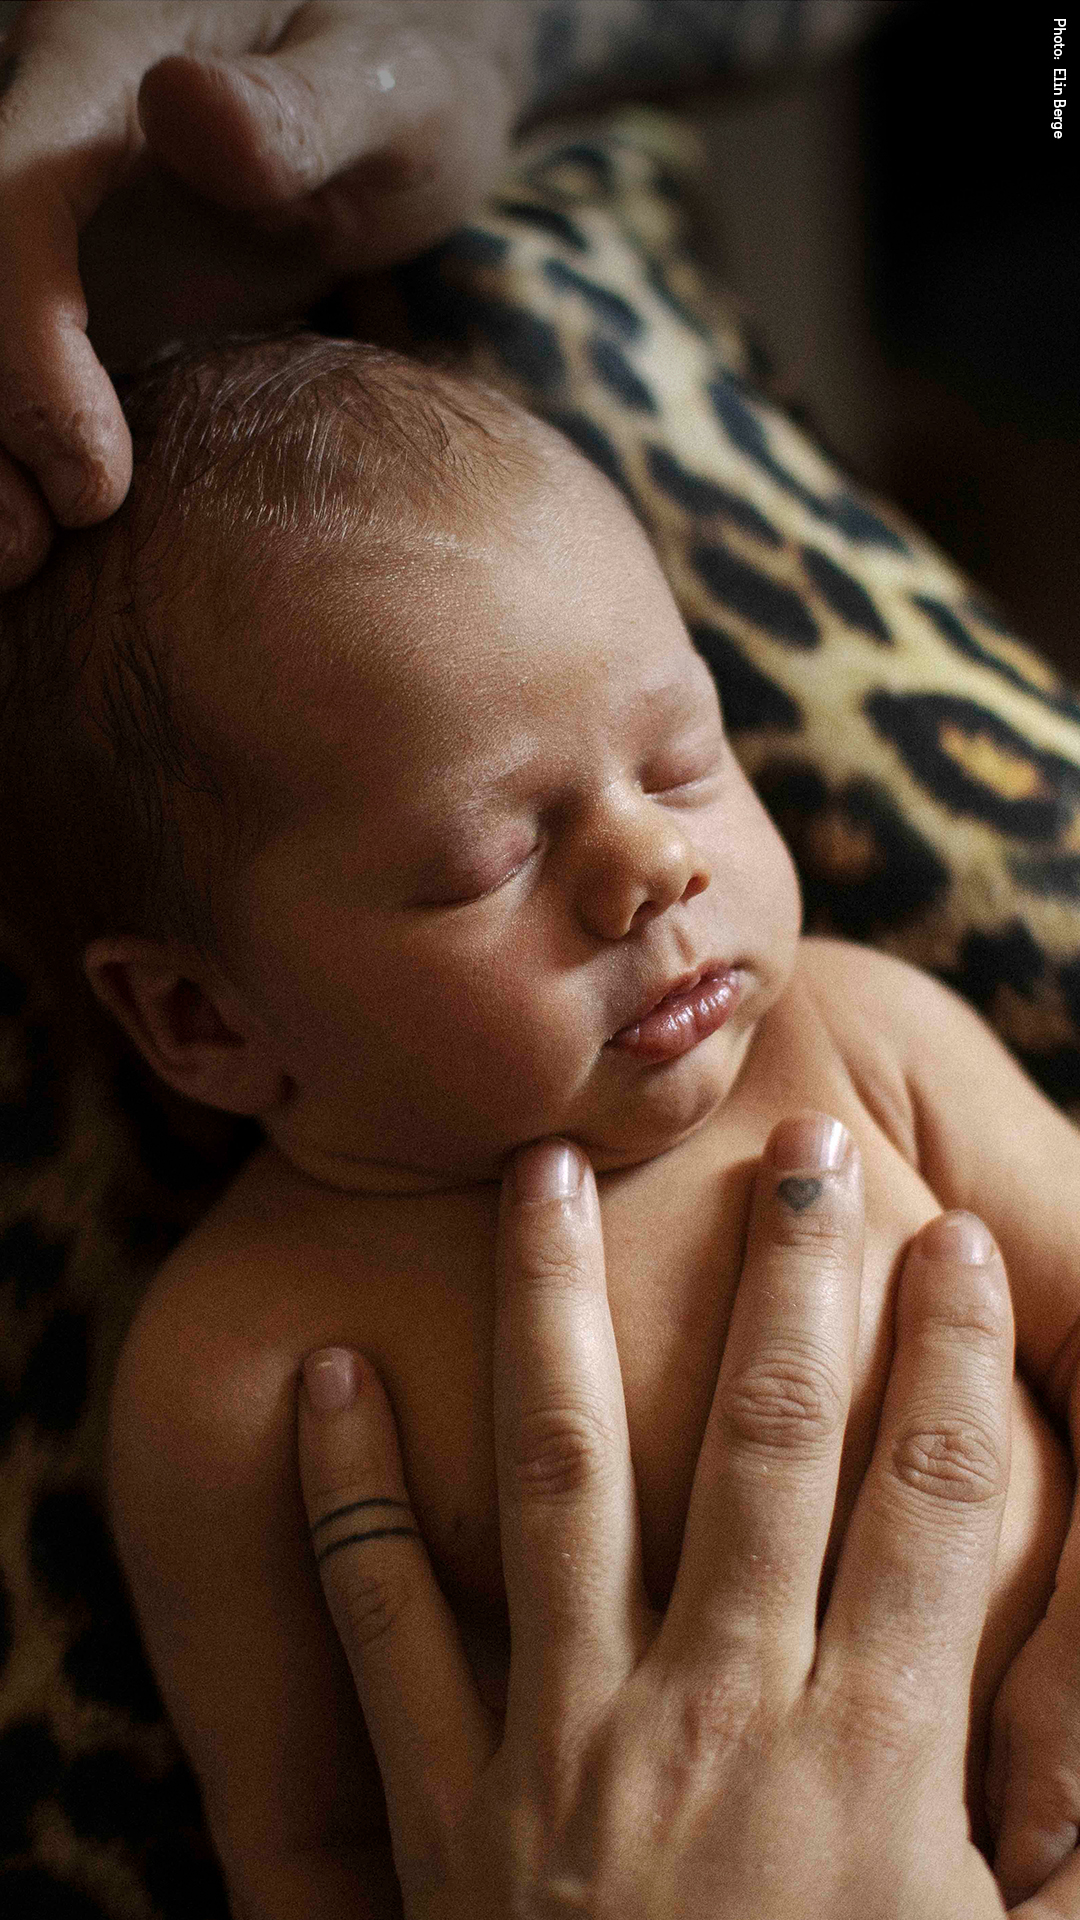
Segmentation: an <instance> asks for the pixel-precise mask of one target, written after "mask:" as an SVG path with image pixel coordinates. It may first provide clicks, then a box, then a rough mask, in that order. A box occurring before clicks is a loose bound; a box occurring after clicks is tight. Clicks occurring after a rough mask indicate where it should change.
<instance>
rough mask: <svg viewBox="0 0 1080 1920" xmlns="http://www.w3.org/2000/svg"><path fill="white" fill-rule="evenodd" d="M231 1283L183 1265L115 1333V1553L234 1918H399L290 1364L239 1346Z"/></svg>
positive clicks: (271, 1331) (259, 1328) (174, 1265)
mask: <svg viewBox="0 0 1080 1920" xmlns="http://www.w3.org/2000/svg"><path fill="white" fill-rule="evenodd" d="M264 1277H265V1278H267V1280H268V1284H267V1288H266V1294H265V1295H264V1297H273V1296H274V1294H275V1293H276V1294H277V1297H278V1298H279V1299H280V1298H281V1291H280V1289H276V1288H275V1287H274V1286H273V1284H272V1283H269V1277H267V1276H264ZM234 1282H235V1283H236V1285H237V1286H242V1287H244V1288H245V1290H246V1293H247V1296H248V1297H249V1298H250V1297H251V1296H252V1291H253V1289H252V1286H251V1280H250V1276H246V1275H244V1274H242V1273H238V1274H236V1275H234V1274H232V1273H231V1272H228V1271H221V1270H218V1271H215V1272H214V1273H212V1274H208V1273H206V1272H205V1271H200V1270H199V1267H198V1264H197V1263H193V1262H192V1261H191V1260H189V1259H187V1258H186V1256H185V1254H184V1251H183V1250H181V1253H180V1255H179V1257H177V1256H174V1259H173V1262H171V1263H170V1268H168V1269H167V1270H166V1274H165V1276H163V1280H162V1282H160V1283H158V1285H157V1286H155V1288H154V1289H153V1291H152V1294H151V1298H150V1301H149V1303H148V1305H147V1306H146V1307H145V1308H144V1309H143V1311H142V1313H141V1314H140V1316H139V1319H138V1321H137V1323H136V1326H135V1328H134V1329H133V1332H132V1334H131V1336H130V1337H129V1340H128V1343H127V1346H126V1348H125V1350H124V1354H123V1356H122V1359H121V1363H120V1370H119V1376H118V1380H117V1386H116V1391H115V1396H114V1404H113V1426H112V1446H111V1475H110V1478H111V1492H112V1504H113V1515H114V1521H115V1526H116V1531H117V1535H118V1539H119V1544H120V1548H121V1553H122V1557H123V1560H124V1565H125V1568H126V1570H127V1573H128V1577H129V1579H130V1581H131V1585H132V1589H133V1592H134V1597H135V1601H136V1605H137V1607H138V1610H139V1615H140V1619H141V1623H142V1627H143V1632H144V1636H145V1639H146V1643H147V1647H148V1650H149V1652H150V1656H151V1658H152V1660H153V1663H154V1666H155V1669H156V1672H157V1675H158V1678H159V1680H160V1682H161V1685H162V1691H163V1693H164V1696H165V1701H166V1705H167V1706H168V1708H169V1711H170V1713H171V1714H172V1717H173V1720H174V1722H175V1724H176V1727H177V1730H178V1732H179V1734H180V1737H181V1739H182V1741H183V1743H184V1746H185V1748H186V1749H187V1752H188V1755H189V1757H190V1759H191V1761H192V1764H193V1766H194V1768H195V1771H196V1773H197V1775H198V1777H199V1781H200V1784H201V1787H202V1791H203V1799H204V1806H205V1811H206V1815H207V1819H208V1822H209V1825H210V1829H211V1832H212V1834H213V1838H214V1842H215V1844H216V1846H217V1848H218V1851H219V1854H220V1856H221V1859H222V1862H223V1864H224V1867H225V1872H226V1878H227V1881H228V1885H229V1892H230V1897H231V1901H232V1911H233V1913H234V1914H235V1916H236V1920H277V1917H278V1916H280V1917H281V1920H286V1917H287V1920H296V1916H298V1915H302V1914H303V1915H306V1914H317V1915H318V1916H319V1920H338V1917H339V1916H340V1920H383V1916H386V1915H389V1914H391V1913H394V1914H396V1913H397V1912H399V1906H398V1900H397V1894H396V1881H395V1879H394V1876H393V1871H392V1867H391V1862H390V1854H389V1843H388V1840H387V1837H386V1829H385V1823H384V1815H383V1803H382V1792H381V1786H380V1784H379V1779H378V1773H377V1770H376V1768H375V1764H374V1759H373V1757H372V1755H371V1750H370V1747H369V1745H368V1742H367V1736H366V1734H365V1732H364V1729H363V1725H362V1722H361V1719H360V1714H359V1710H358V1708H357V1705H356V1694H355V1688H353V1687H352V1685H351V1682H350V1678H349V1673H348V1669H347V1667H346V1666H345V1663H344V1658H343V1655H342V1653H341V1649H340V1646H339V1644H338V1642H337V1638H336V1636H335V1634H334V1631H333V1628H332V1626H331V1624H330V1621H329V1618H328V1615H327V1613H326V1608H325V1603H324V1602H323V1598H322V1594H321V1591H320V1588H319V1583H318V1578H317V1575H316V1574H315V1570H314V1563H313V1560H312V1555H311V1552H310V1549H309V1546H308V1541H307V1530H306V1520H305V1516H304V1509H303V1505H302V1501H301V1495H300V1488H299V1481H298V1473H297V1466H296V1365H297V1359H298V1356H297V1354H296V1353H295V1351H294V1349H293V1347H292V1346H291V1345H290V1343H289V1340H288V1337H287V1335H284V1336H283V1334H282V1330H281V1328H280V1327H274V1326H269V1325H259V1324H257V1323H256V1324H249V1326H248V1328H247V1330H246V1334H245V1335H241V1334H240V1333H239V1332H238V1330H237V1327H236V1324H235V1314H234V1313H231V1312H226V1311H225V1305H226V1303H227V1302H229V1301H230V1300H234V1299H235V1287H234ZM242 1317H243V1316H241V1318H242ZM275 1336H276V1338H275Z"/></svg>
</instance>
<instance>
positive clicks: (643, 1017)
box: [608, 960, 742, 1060]
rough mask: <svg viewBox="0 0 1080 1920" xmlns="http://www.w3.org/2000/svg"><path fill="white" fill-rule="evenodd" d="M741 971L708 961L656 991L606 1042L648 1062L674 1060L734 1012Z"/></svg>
mask: <svg viewBox="0 0 1080 1920" xmlns="http://www.w3.org/2000/svg"><path fill="white" fill-rule="evenodd" d="M741 975H742V969H741V968H740V967H737V966H731V965H729V964H728V963H727V962H725V961H722V960H708V961H706V962H705V964H704V965H703V966H700V967H695V968H694V969H693V971H692V972H690V973H684V974H681V975H680V976H679V978H678V979H676V980H674V981H669V982H668V984H667V985H666V986H664V987H663V988H661V990H660V991H659V992H658V993H657V992H655V991H654V992H653V993H652V994H651V995H650V997H649V999H648V1000H647V1001H646V1002H645V1004H644V1005H643V1006H642V1008H641V1009H640V1011H639V1012H638V1013H637V1014H635V1015H634V1018H633V1019H632V1020H628V1021H627V1023H626V1025H625V1026H623V1027H620V1028H619V1029H618V1032H617V1033H613V1034H612V1036H611V1039H610V1040H609V1041H608V1045H609V1046H611V1047H619V1048H622V1049H623V1050H625V1051H626V1052H629V1053H637V1054H640V1055H643V1056H644V1057H645V1058H647V1059H650V1060H673V1059H676V1058H677V1057H678V1055H679V1054H682V1053H686V1052H687V1051H688V1050H689V1049H690V1048H691V1047H694V1046H696V1045H697V1043H698V1041H699V1040H705V1039H707V1038H708V1036H709V1034H711V1033H715V1032H716V1030H717V1028H718V1027H721V1026H723V1024H724V1022H725V1021H726V1020H727V1018H728V1015H729V1014H730V1013H732V1012H733V1010H734V1007H735V1003H736V1000H737V999H738V995H739V987H740V984H741Z"/></svg>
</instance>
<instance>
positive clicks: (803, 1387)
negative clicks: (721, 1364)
mask: <svg viewBox="0 0 1080 1920" xmlns="http://www.w3.org/2000/svg"><path fill="white" fill-rule="evenodd" d="M725 1410H726V1416H727V1423H728V1427H729V1430H730V1432H731V1434H732V1436H733V1438H734V1439H735V1440H736V1441H738V1442H740V1443H741V1444H742V1445H743V1446H750V1447H754V1448H756V1449H759V1450H767V1451H769V1452H781V1453H793V1452H794V1453H808V1454H809V1453H816V1452H819V1451H821V1450H822V1449H824V1448H826V1447H828V1446H830V1445H831V1444H832V1443H833V1442H834V1441H835V1440H836V1438H837V1436H838V1435H839V1434H840V1433H841V1432H842V1430H843V1427H844V1424H845V1421H846V1417H847V1393H846V1391H845V1389H844V1386H843V1383H842V1382H841V1380H840V1379H839V1377H838V1375H837V1373H836V1371H835V1369H834V1367H833V1366H832V1365H831V1364H830V1362H829V1360H828V1359H827V1358H826V1357H825V1356H824V1355H823V1354H822V1353H820V1352H819V1351H818V1350H816V1349H815V1348H812V1347H809V1346H798V1345H793V1344H789V1345H787V1346H785V1347H773V1348H771V1349H768V1350H765V1351H762V1352H760V1353H758V1354H755V1356H754V1358H753V1359H752V1360H751V1362H750V1363H749V1365H748V1366H746V1367H744V1368H743V1369H742V1370H741V1372H740V1373H739V1374H738V1375H737V1376H736V1377H735V1379H734V1380H733V1381H732V1383H731V1386H730V1388H729V1391H728V1394H727V1396H726V1407H725Z"/></svg>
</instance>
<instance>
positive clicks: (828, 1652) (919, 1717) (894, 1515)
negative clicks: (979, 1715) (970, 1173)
mask: <svg viewBox="0 0 1080 1920" xmlns="http://www.w3.org/2000/svg"><path fill="white" fill-rule="evenodd" d="M1012 1356H1013V1326H1012V1307H1011V1303H1010V1299H1009V1289H1008V1284H1007V1282H1006V1278H1005V1271H1004V1268H1003V1266H1002V1262H1001V1256H1000V1254H999V1253H998V1251H997V1248H996V1246H995V1245H994V1241H993V1239H992V1238H991V1235H990V1234H989V1232H988V1231H987V1229H986V1228H985V1227H984V1225H983V1224H982V1222H981V1221H980V1220H977V1219H976V1218H975V1216H974V1215H973V1214H968V1213H952V1214H942V1215H940V1216H939V1217H938V1218H937V1219H935V1220H932V1221H931V1222H930V1223H929V1225H928V1226H926V1227H924V1228H923V1230H922V1232H921V1233H920V1234H918V1235H917V1236H916V1238H915V1240H914V1241H913V1243H912V1245H911V1248H910V1249H909V1252H908V1255H907V1258H906V1260H905V1262H904V1267H903V1271H902V1274H901V1278H900V1284H899V1289H898V1295H897V1307H896V1351H895V1355H894V1359H893V1364H892V1371H891V1374H890V1376H889V1384H888V1387H887V1390H886V1395H885V1402H884V1406H883V1408H882V1413H881V1420H880V1423H879V1427H878V1437H877V1442H876V1445H875V1449H874V1454H873V1457H872V1459H871V1462H870V1466H869V1468H868V1470H867V1474H866V1478H865V1480H864V1481H863V1485H862V1487H861V1489H860V1491H859V1496H858V1499H857V1501H856V1504H855V1510H854V1513H853V1515H852V1518H851V1521H850V1523H849V1526H848V1530H847V1534H846V1536H845V1539H844V1544H843V1548H842V1551H841V1555H840V1562H839V1566H838V1568H837V1573H836V1579H835V1582H834V1586H833V1592H832V1597H831V1599H830V1602H829V1607H828V1612H827V1614H826V1618H825V1622H824V1626H823V1628H822V1634H821V1640H820V1644H819V1650H818V1666H817V1674H816V1682H817V1683H818V1684H819V1685H820V1687H821V1689H822V1690H823V1692H824V1693H825V1694H826V1695H828V1694H830V1693H833V1692H836V1691H837V1690H839V1691H840V1692H842V1693H846V1695H847V1696H848V1698H849V1700H850V1702H851V1705H852V1709H853V1711H852V1724H853V1725H855V1726H858V1725H862V1726H863V1727H864V1728H866V1729H868V1730H873V1729H874V1728H875V1727H876V1728H878V1729H879V1730H880V1727H881V1721H882V1714H884V1715H885V1717H886V1720H887V1722H888V1723H889V1724H890V1725H891V1723H892V1721H893V1720H895V1722H896V1725H895V1727H894V1729H893V1731H894V1733H895V1734H896V1735H899V1734H900V1732H901V1731H902V1730H903V1729H904V1728H906V1729H907V1731H908V1735H909V1736H914V1737H916V1738H919V1739H921V1738H923V1737H924V1734H925V1729H926V1727H927V1726H933V1727H935V1728H937V1727H939V1725H940V1726H945V1727H947V1728H951V1732H950V1733H949V1734H948V1736H947V1737H948V1738H950V1739H952V1740H953V1741H954V1742H955V1743H956V1752H955V1754H954V1755H952V1756H950V1758H951V1759H952V1760H953V1761H954V1762H955V1766H956V1770H957V1778H958V1779H959V1778H960V1769H961V1768H962V1764H963V1748H964V1744H965V1741H966V1720H965V1717H964V1716H958V1715H952V1716H948V1715H946V1716H944V1719H943V1718H942V1716H941V1711H940V1709H941V1702H942V1700H943V1699H947V1700H953V1699H957V1698H964V1699H966V1698H967V1694H968V1691H969V1689H970V1681H971V1670H972V1667H973V1664H974V1660H975V1652H976V1648H977V1646H978V1641H979V1636H980V1633H981V1631H982V1627H983V1622H984V1619H985V1615H986V1607H987V1600H988V1596H989V1591H990V1583H991V1578H992V1574H993V1567H994V1558H995V1554H996V1551H997V1542H998V1535H999V1532H1000V1527H1001V1516H1002V1511H1003V1508H1004V1502H1005V1488H1006V1484H1007V1481H1008V1471H1009V1407H1010V1399H1009V1396H1010V1389H1011V1382H1012ZM901 1722H902V1726H901Z"/></svg>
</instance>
